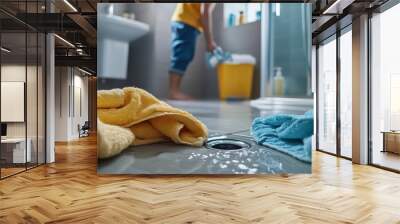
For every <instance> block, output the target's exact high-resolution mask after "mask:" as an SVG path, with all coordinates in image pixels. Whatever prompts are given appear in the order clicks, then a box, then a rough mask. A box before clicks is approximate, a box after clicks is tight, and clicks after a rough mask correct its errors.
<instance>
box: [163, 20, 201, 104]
mask: <svg viewBox="0 0 400 224" xmlns="http://www.w3.org/2000/svg"><path fill="white" fill-rule="evenodd" d="M171 28H172V29H171V31H172V42H171V66H170V69H169V76H170V77H169V98H170V99H174V100H190V99H193V98H192V97H191V96H189V95H187V94H184V93H183V92H182V91H181V82H182V78H183V75H184V74H185V72H186V69H187V67H188V65H189V64H190V62H191V61H192V59H193V56H194V51H195V45H196V38H197V35H198V31H197V30H196V29H195V28H193V27H190V26H188V25H186V24H182V23H177V22H174V23H172V26H171Z"/></svg>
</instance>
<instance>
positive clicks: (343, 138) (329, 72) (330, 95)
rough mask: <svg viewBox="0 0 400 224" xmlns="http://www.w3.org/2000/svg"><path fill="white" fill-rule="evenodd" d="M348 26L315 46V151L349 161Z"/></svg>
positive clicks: (350, 154) (350, 146) (350, 132)
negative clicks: (316, 115)
mask: <svg viewBox="0 0 400 224" xmlns="http://www.w3.org/2000/svg"><path fill="white" fill-rule="evenodd" d="M351 30H352V29H351V25H349V26H347V27H345V28H344V29H342V30H340V31H338V32H336V34H335V35H332V36H330V37H329V38H327V39H325V40H323V41H321V42H320V43H319V44H318V46H317V51H316V53H317V56H316V58H317V63H316V64H317V68H316V71H317V113H318V119H317V150H319V151H323V152H326V153H329V154H333V155H337V156H340V157H343V158H347V159H351V157H352V145H351V144H352V137H351V136H352V50H351V49H352V32H351Z"/></svg>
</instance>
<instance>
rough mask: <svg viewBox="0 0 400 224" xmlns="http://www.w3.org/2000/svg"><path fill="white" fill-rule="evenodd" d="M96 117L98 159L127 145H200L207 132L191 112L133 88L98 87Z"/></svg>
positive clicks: (117, 151)
mask: <svg viewBox="0 0 400 224" xmlns="http://www.w3.org/2000/svg"><path fill="white" fill-rule="evenodd" d="M97 116H98V118H99V120H100V122H99V123H100V125H99V127H98V132H99V134H98V136H99V138H102V139H100V140H99V141H98V142H99V144H98V150H99V153H98V155H99V157H100V158H106V157H110V156H113V155H116V154H118V153H120V152H121V151H122V150H124V149H125V148H127V147H128V146H129V145H143V144H150V143H155V142H161V141H168V140H171V141H173V142H175V143H178V144H186V145H193V146H201V145H203V142H204V141H205V140H206V139H207V135H208V133H207V128H206V126H205V125H204V124H203V123H201V122H200V121H199V120H198V119H197V118H195V117H194V116H193V115H191V114H190V113H188V112H186V111H183V110H180V109H177V108H174V107H171V106H170V105H168V104H167V103H165V102H163V101H160V100H158V99H157V98H156V97H154V96H153V95H151V94H150V93H148V92H146V91H145V90H143V89H139V88H134V87H126V88H123V89H113V90H99V91H98V92H97ZM127 130H129V131H130V132H131V133H132V135H129V132H126V131H127ZM118 133H121V134H120V135H119V134H118ZM113 136H114V137H113ZM117 139H118V140H117ZM127 143H129V144H127Z"/></svg>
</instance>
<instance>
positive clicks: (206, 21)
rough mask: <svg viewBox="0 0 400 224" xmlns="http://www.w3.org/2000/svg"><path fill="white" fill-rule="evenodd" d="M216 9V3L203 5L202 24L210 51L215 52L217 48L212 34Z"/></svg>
mask: <svg viewBox="0 0 400 224" xmlns="http://www.w3.org/2000/svg"><path fill="white" fill-rule="evenodd" d="M214 7H215V3H202V4H201V23H202V26H203V31H204V37H205V39H206V44H207V50H208V51H213V50H214V49H215V48H216V47H217V44H216V43H215V41H214V35H213V32H212V12H213V10H214Z"/></svg>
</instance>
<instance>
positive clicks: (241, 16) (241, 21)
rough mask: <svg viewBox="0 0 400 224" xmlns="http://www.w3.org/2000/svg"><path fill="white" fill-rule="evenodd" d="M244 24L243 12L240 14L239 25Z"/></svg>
mask: <svg viewBox="0 0 400 224" xmlns="http://www.w3.org/2000/svg"><path fill="white" fill-rule="evenodd" d="M242 24H244V13H243V11H240V12H239V25H242Z"/></svg>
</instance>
